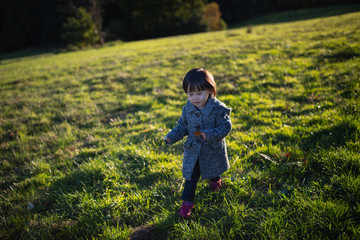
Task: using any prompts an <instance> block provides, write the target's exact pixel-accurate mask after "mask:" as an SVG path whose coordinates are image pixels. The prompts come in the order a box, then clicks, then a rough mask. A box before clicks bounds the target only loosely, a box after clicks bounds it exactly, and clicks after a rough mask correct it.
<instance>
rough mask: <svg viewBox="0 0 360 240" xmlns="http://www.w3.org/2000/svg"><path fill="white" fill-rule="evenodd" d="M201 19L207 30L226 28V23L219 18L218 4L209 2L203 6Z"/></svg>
mask: <svg viewBox="0 0 360 240" xmlns="http://www.w3.org/2000/svg"><path fill="white" fill-rule="evenodd" d="M203 20H204V22H205V23H206V24H207V26H208V30H209V31H217V30H223V29H226V28H227V26H226V23H225V21H224V20H223V19H221V12H220V9H219V5H218V4H217V3H215V2H211V3H209V4H207V5H206V6H205V9H204V15H203Z"/></svg>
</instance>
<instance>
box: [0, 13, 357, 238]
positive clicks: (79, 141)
mask: <svg viewBox="0 0 360 240" xmlns="http://www.w3.org/2000/svg"><path fill="white" fill-rule="evenodd" d="M359 43H360V12H355V13H348V14H343V15H337V16H332V17H326V18H325V17H324V18H316V19H310V20H302V21H294V22H288V23H278V24H262V25H254V26H252V27H244V28H237V29H231V30H227V31H221V32H212V33H201V34H192V35H184V36H177V37H169V38H161V39H154V40H146V41H137V42H129V43H122V42H114V43H109V44H107V45H106V46H105V47H101V48H97V49H88V50H81V51H76V52H58V53H47V54H39V55H32V56H27V57H22V58H12V59H11V58H8V59H5V58H2V59H3V60H1V61H0V126H1V127H0V137H1V143H0V144H1V146H0V155H1V159H0V161H1V162H0V164H1V168H0V169H1V172H0V173H1V175H0V176H1V180H0V187H1V195H0V197H1V198H0V207H1V208H0V238H1V239H129V238H132V239H146V237H147V238H148V239H359V238H360V202H359V199H360V176H359V173H360V138H359V137H360V118H359V116H360V113H359V112H360V100H359V95H360V92H359V88H360V71H359V70H360V44H359ZM194 67H204V68H206V69H208V70H209V71H210V72H212V73H213V75H214V77H215V80H216V82H217V85H218V98H219V99H220V100H221V101H223V102H225V103H226V104H227V105H228V106H230V107H231V108H232V115H231V117H232V123H233V129H232V131H231V133H230V135H229V136H228V137H227V144H228V153H229V157H230V164H231V168H230V170H229V171H228V172H226V173H225V174H224V175H223V180H224V182H225V184H226V187H225V188H224V189H223V190H222V191H221V192H219V193H212V192H211V191H210V189H209V186H208V184H207V182H206V181H200V182H199V185H198V188H197V196H196V200H195V213H194V216H193V218H192V219H191V220H182V219H180V218H179V217H178V210H179V208H180V205H181V201H180V195H181V191H182V186H183V178H182V175H181V165H182V162H181V161H182V149H183V146H182V142H183V141H182V142H179V143H177V144H175V145H173V146H165V145H164V143H163V140H162V138H163V136H164V135H165V134H166V133H167V132H168V131H169V130H170V129H172V128H173V127H174V126H175V125H176V122H177V120H178V118H179V117H180V113H181V109H182V106H183V105H184V104H185V102H186V99H187V97H186V95H185V93H184V92H183V90H182V86H181V81H182V78H183V76H184V75H185V73H186V72H187V71H188V70H190V69H192V68H194Z"/></svg>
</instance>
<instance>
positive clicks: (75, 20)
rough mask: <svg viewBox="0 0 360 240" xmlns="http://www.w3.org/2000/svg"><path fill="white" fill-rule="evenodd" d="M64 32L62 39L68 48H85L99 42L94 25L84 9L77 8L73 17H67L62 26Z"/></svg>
mask: <svg viewBox="0 0 360 240" xmlns="http://www.w3.org/2000/svg"><path fill="white" fill-rule="evenodd" d="M63 27H64V32H63V34H62V38H63V39H64V40H65V41H66V42H67V43H68V44H69V46H75V47H86V46H90V45H93V44H95V43H97V42H98V41H99V34H98V33H97V30H96V26H95V23H94V21H93V19H92V17H91V14H90V13H88V12H87V11H86V10H85V9H84V8H82V7H80V8H78V11H77V14H76V16H75V17H69V18H67V19H66V22H65V23H64V24H63Z"/></svg>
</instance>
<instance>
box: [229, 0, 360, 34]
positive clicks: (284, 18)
mask: <svg viewBox="0 0 360 240" xmlns="http://www.w3.org/2000/svg"><path fill="white" fill-rule="evenodd" d="M357 11H360V4H352V5H339V6H329V7H322V8H311V9H298V10H292V11H284V12H277V13H269V14H266V15H261V16H256V17H253V18H250V19H248V20H245V21H243V22H240V23H238V24H234V25H231V26H229V28H230V29H233V28H240V27H245V26H251V25H261V24H272V23H284V22H293V21H300V20H308V19H314V18H322V17H331V16H337V15H341V14H346V13H351V12H357Z"/></svg>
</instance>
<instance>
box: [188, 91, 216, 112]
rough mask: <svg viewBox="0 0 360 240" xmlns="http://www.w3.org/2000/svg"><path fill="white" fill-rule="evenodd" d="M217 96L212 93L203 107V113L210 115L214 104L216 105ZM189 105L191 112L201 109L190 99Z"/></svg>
mask: <svg viewBox="0 0 360 240" xmlns="http://www.w3.org/2000/svg"><path fill="white" fill-rule="evenodd" d="M215 101H216V98H215V97H214V96H213V95H212V94H210V96H209V98H208V100H207V102H206V104H205V106H204V108H203V109H201V113H202V114H204V115H210V113H211V112H212V110H213V108H214V106H215ZM187 105H188V106H189V112H197V111H199V110H198V109H197V108H196V107H195V106H194V105H193V104H192V103H191V102H190V101H189V100H188V101H187Z"/></svg>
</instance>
